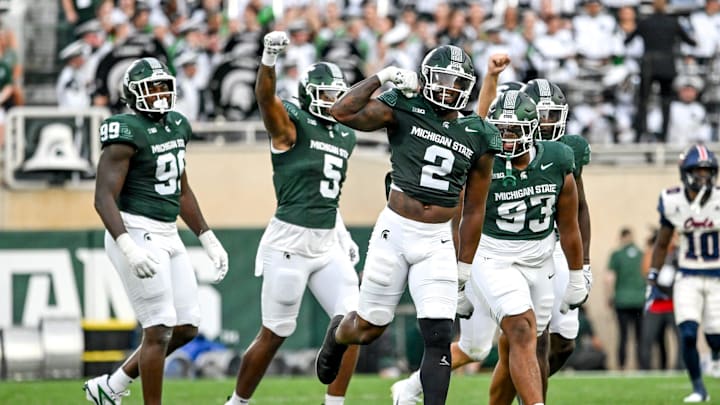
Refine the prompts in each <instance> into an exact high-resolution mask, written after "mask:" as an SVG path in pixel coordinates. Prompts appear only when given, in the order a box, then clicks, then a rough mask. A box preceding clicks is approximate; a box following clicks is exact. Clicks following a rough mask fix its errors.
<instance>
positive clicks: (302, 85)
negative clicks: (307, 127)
mask: <svg viewBox="0 0 720 405" xmlns="http://www.w3.org/2000/svg"><path fill="white" fill-rule="evenodd" d="M347 91H348V87H347V84H346V83H345V76H344V75H343V73H342V70H340V68H339V67H338V66H337V65H335V64H334V63H329V62H318V63H315V64H312V65H310V67H309V68H308V69H307V70H306V71H305V72H303V74H302V76H301V78H300V82H299V83H298V100H299V101H300V108H302V109H303V110H305V111H307V112H309V113H310V114H312V115H314V116H316V117H318V118H321V119H323V120H325V121H329V122H336V121H335V118H334V117H333V116H332V115H330V107H332V106H333V104H335V102H336V101H337V100H339V99H340V97H342V96H343V95H344V94H345V93H347Z"/></svg>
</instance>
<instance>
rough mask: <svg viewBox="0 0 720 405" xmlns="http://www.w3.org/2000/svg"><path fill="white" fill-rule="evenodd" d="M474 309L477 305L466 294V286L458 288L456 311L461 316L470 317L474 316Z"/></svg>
mask: <svg viewBox="0 0 720 405" xmlns="http://www.w3.org/2000/svg"><path fill="white" fill-rule="evenodd" d="M473 311H475V307H474V306H473V304H472V302H470V299H468V297H467V295H465V287H463V288H462V289H460V290H458V299H457V310H455V313H456V314H457V316H458V317H459V318H463V319H469V318H470V317H471V316H472V314H473Z"/></svg>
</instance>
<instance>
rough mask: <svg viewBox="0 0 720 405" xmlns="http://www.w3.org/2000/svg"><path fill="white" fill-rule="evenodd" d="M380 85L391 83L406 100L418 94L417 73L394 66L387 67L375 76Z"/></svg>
mask: <svg viewBox="0 0 720 405" xmlns="http://www.w3.org/2000/svg"><path fill="white" fill-rule="evenodd" d="M375 75H376V76H377V78H378V80H380V84H381V85H382V84H385V83H387V82H391V83H392V84H394V85H395V87H397V88H398V90H400V91H402V93H403V94H404V95H405V97H407V98H411V97H415V95H416V94H417V92H418V87H419V84H418V83H419V81H418V77H417V73H415V72H413V71H412V70H407V69H400V68H397V67H395V66H388V67H386V68H385V69H383V70H381V71H379V72H377V73H376V74H375Z"/></svg>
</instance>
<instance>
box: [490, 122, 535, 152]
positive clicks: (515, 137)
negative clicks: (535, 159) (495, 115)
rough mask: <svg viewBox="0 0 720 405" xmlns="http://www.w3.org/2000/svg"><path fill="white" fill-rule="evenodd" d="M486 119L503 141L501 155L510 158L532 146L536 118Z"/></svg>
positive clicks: (528, 149)
mask: <svg viewBox="0 0 720 405" xmlns="http://www.w3.org/2000/svg"><path fill="white" fill-rule="evenodd" d="M488 121H489V122H490V123H491V124H493V125H495V127H497V129H498V130H499V131H500V139H501V140H502V143H503V151H502V154H501V156H502V157H505V158H508V159H512V158H516V157H518V156H522V155H524V154H526V153H528V152H530V149H531V148H532V147H533V135H534V133H535V131H536V130H537V120H533V121H512V120H508V121H505V120H497V121H493V120H488Z"/></svg>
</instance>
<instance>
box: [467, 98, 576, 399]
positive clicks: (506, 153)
mask: <svg viewBox="0 0 720 405" xmlns="http://www.w3.org/2000/svg"><path fill="white" fill-rule="evenodd" d="M488 121H489V122H491V123H493V124H494V125H495V126H497V127H498V129H499V130H500V132H501V134H502V135H501V136H502V139H503V154H502V155H500V156H501V157H498V158H496V160H495V165H494V169H493V182H492V184H491V186H490V197H489V198H488V204H487V212H486V217H485V227H484V228H483V231H482V232H483V236H482V239H481V240H480V246H479V247H478V250H477V254H476V256H475V260H474V261H473V268H472V277H471V286H472V289H473V290H474V293H475V294H479V295H481V296H482V297H484V302H485V303H486V304H487V306H486V307H485V306H483V307H482V308H480V309H478V311H484V312H488V311H489V313H490V314H492V316H493V317H494V318H495V319H496V320H497V322H498V324H499V326H500V328H501V329H502V331H503V335H502V337H501V344H500V346H499V362H498V364H497V365H496V369H495V373H493V379H492V382H491V386H490V403H493V404H505V403H507V404H510V403H511V402H512V400H513V398H514V396H515V390H508V389H507V387H508V382H509V381H510V378H511V381H512V382H514V386H515V388H516V389H517V393H518V395H519V396H520V398H521V400H522V401H523V403H526V404H538V403H543V401H544V394H545V390H546V387H545V380H544V375H546V373H547V371H546V370H542V366H543V364H541V363H544V362H540V361H538V358H537V356H536V351H537V340H536V336H541V335H542V334H543V333H544V331H545V329H546V327H547V325H548V323H549V321H550V314H551V311H552V306H553V300H554V292H553V289H554V286H553V281H552V278H553V277H554V276H555V265H554V261H553V252H554V249H555V241H556V237H555V233H554V232H553V230H554V225H555V223H556V222H557V227H558V233H559V236H560V244H561V246H562V249H563V251H564V252H565V254H566V256H567V262H568V265H569V268H570V269H572V270H571V271H570V277H569V283H568V284H567V287H566V290H565V291H564V294H563V298H562V303H563V306H564V309H563V311H566V310H567V307H570V306H577V305H579V304H580V303H582V302H583V301H584V300H585V298H586V297H587V286H586V284H585V280H584V277H583V272H582V261H583V256H582V239H581V236H580V230H579V225H578V219H577V207H578V202H577V190H576V185H575V180H574V175H573V170H574V166H575V164H574V157H573V154H572V150H571V149H570V148H569V147H567V146H565V145H563V144H560V143H558V142H535V139H534V137H535V132H536V131H537V127H538V118H537V109H536V105H535V102H534V101H533V100H532V99H531V98H530V97H529V96H528V95H527V94H525V93H523V92H519V91H515V90H510V91H506V92H504V93H502V94H501V95H500V96H499V97H498V98H497V99H496V100H495V102H494V103H493V105H492V107H491V108H490V111H489V113H488ZM476 312H477V311H476ZM503 340H504V343H505V344H503Z"/></svg>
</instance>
